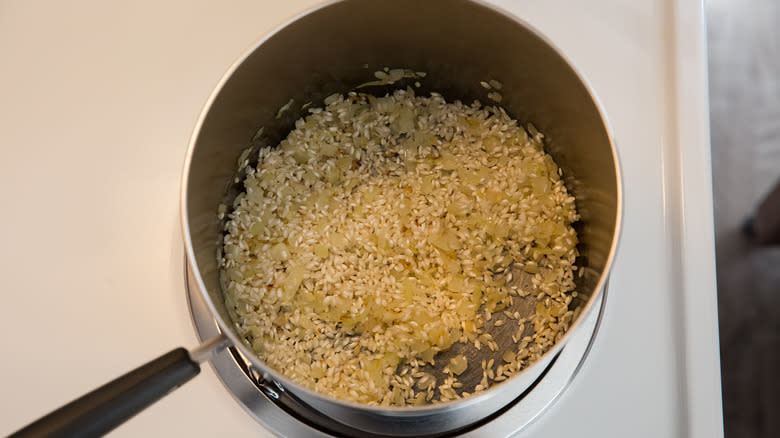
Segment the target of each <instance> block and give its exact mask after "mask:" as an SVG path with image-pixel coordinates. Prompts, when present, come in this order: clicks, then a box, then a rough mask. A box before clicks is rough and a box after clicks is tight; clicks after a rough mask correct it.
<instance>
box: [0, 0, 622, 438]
mask: <svg viewBox="0 0 780 438" xmlns="http://www.w3.org/2000/svg"><path fill="white" fill-rule="evenodd" d="M384 66H389V67H391V68H394V67H400V68H410V69H412V70H414V71H423V72H426V73H427V76H426V77H425V78H424V79H423V80H420V82H421V88H419V89H416V92H417V93H418V94H425V93H428V92H431V91H436V92H439V93H441V94H442V95H443V96H444V97H445V98H446V99H447V100H448V101H453V100H456V99H460V100H461V101H464V102H471V101H473V100H474V99H479V100H481V101H482V102H483V103H487V102H488V98H487V91H486V90H485V89H484V88H483V87H481V86H480V82H481V81H485V80H489V79H496V80H498V81H500V82H501V83H502V84H503V87H502V89H501V91H500V92H501V94H502V96H503V99H502V100H501V105H502V106H503V107H504V108H505V109H506V110H507V112H508V113H509V114H510V115H512V116H513V117H514V118H516V119H518V120H520V121H521V122H531V123H533V124H534V125H535V126H536V127H537V128H538V129H539V130H540V131H541V132H543V133H545V135H546V138H547V143H546V148H547V150H548V152H549V153H550V154H551V155H552V156H553V158H554V159H555V161H556V162H557V163H558V164H559V165H560V166H561V168H562V169H563V171H564V177H565V182H566V185H567V187H568V188H569V190H570V192H571V193H572V194H573V195H574V196H575V198H576V199H577V201H576V202H577V208H578V211H579V213H580V215H581V216H582V220H581V222H580V223H578V224H577V225H576V228H577V231H578V234H579V239H580V242H581V243H580V246H579V250H580V253H581V254H582V257H580V258H579V259H578V265H580V268H581V269H584V271H585V275H584V276H582V277H581V278H580V279H579V280H578V284H577V291H578V292H579V296H580V302H579V304H581V305H582V306H583V308H584V310H583V312H582V313H581V314H580V317H579V319H578V320H576V321H575V322H574V323H573V325H572V327H571V329H570V330H569V334H571V332H572V331H574V330H577V329H578V325H579V321H580V320H581V319H582V318H583V317H584V315H585V314H587V313H588V312H590V311H591V310H592V309H591V308H592V307H593V306H592V303H593V301H595V298H596V297H597V296H598V294H600V293H601V290H602V287H603V285H604V282H605V280H606V277H607V275H608V271H609V268H610V265H611V263H612V259H613V257H614V253H615V248H616V245H617V240H618V235H619V230H620V218H621V202H622V201H621V183H620V175H619V166H618V160H617V156H616V150H615V146H614V143H613V140H612V136H611V133H610V129H609V126H608V124H607V121H606V119H605V117H604V113H603V111H602V109H601V107H600V106H599V103H598V102H597V100H596V98H595V97H594V95H593V93H592V91H591V90H590V89H589V88H588V86H587V84H586V83H585V81H584V79H583V78H582V77H581V76H580V75H579V74H578V72H577V71H576V70H575V69H574V68H573V67H572V66H571V64H570V63H569V62H567V60H566V59H565V58H564V56H563V55H562V54H561V53H560V51H559V50H557V49H556V48H555V47H554V46H553V45H552V44H551V43H550V42H549V41H547V40H546V39H545V38H544V37H542V36H541V35H540V34H539V33H537V32H536V31H534V30H533V29H532V28H531V27H530V26H529V25H527V24H526V23H524V22H522V21H520V20H519V19H517V18H516V17H513V16H510V15H507V14H506V13H504V12H502V11H500V10H498V9H496V8H494V7H492V6H488V5H486V4H483V3H480V2H478V1H470V0H427V1H417V0H396V1H392V2H388V1H380V0H342V1H334V2H331V3H327V4H325V5H323V6H320V7H317V8H315V9H312V10H310V11H307V12H305V13H303V14H301V15H299V16H298V17H296V18H295V19H293V20H291V21H289V22H288V23H286V24H285V25H284V26H282V27H280V28H278V29H277V30H275V31H274V32H272V33H271V34H270V35H268V36H266V37H265V38H264V39H263V40H261V41H260V42H259V43H257V44H256V45H255V46H254V47H253V48H252V49H251V50H249V51H248V52H247V53H246V54H245V55H244V56H243V57H241V58H240V59H239V60H238V61H236V63H235V64H233V66H232V67H231V68H230V69H229V70H228V72H227V73H226V74H225V76H224V77H223V79H222V80H221V81H220V83H219V85H218V86H217V88H216V90H215V91H214V92H213V94H212V95H211V97H210V99H209V101H208V102H207V104H206V106H205V108H204V109H203V112H202V113H201V116H200V118H199V120H198V122H197V125H196V126H195V130H194V133H193V135H192V139H191V141H190V145H189V148H188V150H187V156H186V159H185V164H184V174H183V178H182V192H181V205H182V211H181V215H182V228H183V233H184V243H185V246H186V254H187V259H188V263H189V265H190V266H191V267H192V269H193V271H194V278H195V279H196V282H197V286H198V289H199V292H200V293H201V294H202V295H203V298H204V299H205V302H206V303H207V304H208V307H209V309H210V310H211V313H212V314H213V316H214V320H215V321H216V324H217V325H218V326H219V328H220V330H221V333H222V334H221V335H220V336H218V337H217V338H214V339H212V340H209V341H207V342H206V343H204V344H203V345H201V346H200V347H198V348H196V349H194V350H191V351H189V352H188V351H187V350H185V349H183V348H179V349H176V350H173V351H171V352H169V353H167V354H166V355H164V356H162V357H160V358H158V359H156V360H154V361H152V362H150V363H148V364H146V365H144V366H142V367H141V368H139V369H136V370H134V371H132V372H130V373H128V374H126V375H125V376H122V377H120V378H119V379H117V380H115V381H113V382H111V383H109V384H107V385H105V386H103V387H101V388H99V389H97V390H95V391H93V392H92V393H89V394H87V395H85V396H84V397H82V398H80V399H77V400H75V401H74V402H72V403H70V404H69V405H66V406H65V407H63V408H61V409H59V410H57V411H55V412H53V413H51V414H49V415H48V416H46V417H44V418H42V419H41V420H39V421H37V422H35V423H33V424H31V425H30V426H28V427H26V428H24V429H22V430H20V431H19V432H17V434H16V435H15V436H18V437H28V436H74V435H78V436H96V435H101V434H103V433H106V432H108V431H110V430H111V429H113V428H114V427H116V426H117V425H118V424H120V423H121V422H123V421H125V420H126V419H128V418H130V417H132V416H133V415H135V414H136V413H137V412H139V411H140V410H142V409H144V408H145V407H146V406H148V405H150V404H151V403H153V402H154V401H156V400H158V399H159V398H161V397H162V396H164V395H165V394H166V393H167V392H169V391H171V390H172V389H174V388H176V387H177V386H179V385H181V384H183V383H184V382H186V381H187V380H189V379H190V378H192V377H194V376H195V375H196V374H198V372H199V370H200V367H199V363H201V362H203V361H206V360H208V358H209V357H210V356H211V354H213V353H214V352H216V351H218V350H219V349H221V348H224V347H226V346H231V348H232V349H233V352H234V353H235V354H240V355H241V356H243V357H244V358H246V360H247V361H248V362H249V363H251V367H252V368H253V369H254V370H253V372H255V373H257V374H259V375H260V376H262V377H263V379H264V380H265V381H266V383H267V386H266V388H265V390H266V394H267V395H269V396H270V397H276V398H278V402H279V403H283V404H284V403H287V404H296V406H298V407H300V406H304V407H305V408H307V409H314V410H317V411H319V412H320V413H322V414H324V415H325V416H327V417H329V418H330V419H332V420H333V421H334V422H336V423H338V424H340V425H342V426H343V427H342V428H340V429H339V433H343V434H351V435H357V436H368V435H375V436H411V435H413V436H442V435H447V434H453V433H457V432H460V431H464V430H468V428H469V427H473V426H474V425H475V424H479V423H480V422H481V421H485V420H486V419H489V418H490V417H491V416H492V415H494V414H496V413H497V412H500V411H501V409H502V408H503V407H505V406H507V405H508V404H510V403H512V402H513V401H515V400H516V399H517V398H518V397H519V396H520V395H521V394H522V393H523V391H525V390H526V389H527V388H529V387H530V386H531V385H532V384H533V382H534V381H536V380H537V379H538V378H539V377H540V376H541V375H542V374H543V373H544V371H545V370H546V369H547V367H548V366H549V365H550V363H551V361H553V360H554V358H555V357H556V355H557V353H558V352H559V351H560V349H561V348H562V347H563V346H564V345H565V343H566V341H567V340H568V338H569V335H568V334H567V335H566V336H564V337H563V338H562V339H561V340H560V341H559V342H558V343H557V344H556V346H555V347H554V348H552V349H551V351H548V352H547V353H546V354H545V355H544V356H543V357H542V358H541V359H540V360H539V361H537V362H536V363H535V364H533V365H531V366H530V367H528V368H527V369H525V370H524V371H522V372H521V373H519V374H517V375H516V376H514V377H512V378H510V379H508V380H506V381H504V382H501V383H500V384H495V385H494V386H493V387H491V388H490V389H489V390H487V391H485V392H482V393H480V394H478V395H476V396H472V397H469V398H466V399H462V400H457V401H451V402H446V403H440V404H433V405H425V406H419V407H375V406H367V405H362V404H358V403H353V402H346V401H342V400H337V399H334V398H331V397H328V396H325V395H323V394H319V393H316V392H313V391H311V390H309V389H306V388H304V387H302V386H300V385H298V384H295V383H293V382H291V381H290V380H289V379H287V378H285V377H284V376H283V375H282V374H280V373H279V372H278V371H276V370H273V369H271V368H270V367H268V366H267V365H266V364H265V363H264V362H263V361H262V360H261V359H260V358H258V357H257V356H256V355H255V354H254V353H253V352H252V351H251V349H250V348H248V347H247V346H246V345H244V343H243V342H242V340H241V338H240V335H239V334H238V333H237V332H236V331H235V329H234V327H233V324H232V322H231V320H230V318H229V316H228V314H227V312H226V309H225V307H224V301H223V297H222V290H221V288H220V282H219V272H218V266H217V255H216V254H217V248H218V247H219V245H220V244H221V238H222V227H221V223H220V221H219V219H218V217H217V209H218V206H219V205H220V204H223V203H224V204H226V205H231V204H232V202H231V201H232V198H234V197H235V196H236V195H237V194H238V193H239V192H240V185H239V184H236V183H235V181H236V177H237V176H238V174H237V172H238V169H237V166H236V162H237V159H238V157H239V156H240V155H241V153H242V152H244V151H245V150H246V149H247V148H250V147H253V148H259V147H272V146H273V145H274V144H278V142H279V141H280V140H282V139H283V138H284V137H285V136H286V135H287V133H289V132H290V130H291V129H292V128H293V122H294V121H295V120H296V119H297V118H299V117H300V116H301V115H303V114H304V110H303V109H301V106H302V104H303V103H306V102H313V103H314V105H318V104H321V103H322V100H323V99H324V97H326V96H328V95H330V94H332V93H334V92H341V93H344V92H347V91H350V90H351V89H353V88H354V87H355V86H356V85H358V84H361V83H364V82H366V81H368V80H371V79H372V74H373V71H374V70H378V69H381V68H382V67H384ZM406 85H407V84H405V83H403V82H399V83H396V84H394V85H392V86H386V87H382V86H377V87H366V88H363V89H361V91H366V92H370V93H373V94H384V93H386V92H387V91H390V90H391V89H394V88H397V87H399V86H406ZM290 99H292V100H293V104H292V105H291V106H290V107H289V108H290V109H289V110H288V111H286V112H285V113H283V116H282V117H280V118H277V111H278V109H279V108H280V107H282V106H284V105H285V104H286V103H287V102H289V101H290ZM260 127H264V132H263V139H262V140H257V139H253V137H254V136H255V133H256V132H257V131H258V129H259V128H260ZM517 301H518V302H519V304H518V305H519V306H522V305H523V303H522V300H517ZM525 304H526V305H527V304H528V303H525ZM488 329H489V330H491V334H493V336H494V338H496V339H497V340H498V342H499V343H501V342H502V341H501V339H505V338H506V337H507V336H506V335H505V334H502V333H501V331H500V330H499V329H498V327H492V328H491V327H490V326H488ZM465 353H466V354H468V355H469V356H471V357H470V360H469V363H479V361H480V360H481V359H482V358H486V357H488V355H489V354H491V352H490V351H489V350H488V349H482V351H477V350H473V351H472V350H468V351H465ZM440 354H446V353H440ZM499 354H500V353H499ZM437 363H446V360H437ZM434 371H436V370H434ZM438 371H440V370H438ZM480 377H481V374H480ZM461 380H464V379H461ZM466 380H468V377H466ZM467 385H468V384H467Z"/></svg>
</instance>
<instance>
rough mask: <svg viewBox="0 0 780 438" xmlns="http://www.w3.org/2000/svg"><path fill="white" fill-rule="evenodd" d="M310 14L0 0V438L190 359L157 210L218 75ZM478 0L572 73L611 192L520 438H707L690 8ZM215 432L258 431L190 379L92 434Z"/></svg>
mask: <svg viewBox="0 0 780 438" xmlns="http://www.w3.org/2000/svg"><path fill="white" fill-rule="evenodd" d="M314 3H317V2H316V1H313V0H295V1H287V2H285V3H284V4H281V3H278V4H277V3H274V2H270V1H233V2H227V3H225V2H221V3H218V2H210V1H182V0H172V1H167V2H153V1H148V0H144V1H136V2H107V1H97V0H89V1H82V2H79V4H78V5H74V4H65V3H63V2H54V1H23V0H18V1H13V0H10V1H9V0H7V1H4V2H2V3H0V53H2V56H3V63H2V64H3V67H2V69H0V102H2V105H0V202H2V205H3V206H4V214H3V216H2V218H0V242H2V245H3V246H2V247H3V250H4V251H3V253H2V255H0V273H1V274H2V278H3V280H4V296H5V297H6V300H5V305H4V306H2V308H1V309H0V333H2V334H0V349H1V350H2V351H3V361H2V365H0V388H2V391H0V435H5V434H7V433H10V432H12V431H14V430H16V429H17V428H19V427H21V426H23V425H24V424H26V423H28V422H29V421H31V420H34V419H35V418H37V417H39V416H41V415H43V414H45V413H47V412H48V411H50V410H51V409H53V408H56V407H58V406H59V405H61V404H63V403H65V402H67V401H69V400H71V399H72V398H74V397H76V396H78V395H81V394H82V393H84V392H86V391H88V390H90V389H92V388H94V387H96V386H98V385H100V384H102V383H105V382H106V381H108V380H110V379H112V378H114V377H116V376H118V375H119V374H121V373H123V372H125V371H127V370H129V369H130V368H132V367H134V366H136V365H139V364H141V363H142V362H145V361H147V360H149V359H151V358H153V357H156V356H157V355H160V354H162V353H163V352H165V351H167V350H169V349H171V348H173V347H177V346H180V345H181V346H186V347H192V346H194V345H195V343H196V338H195V334H194V331H193V328H192V324H191V322H190V317H189V314H188V310H187V307H186V301H185V295H184V279H183V250H182V243H181V237H180V226H179V213H178V205H179V178H180V173H181V167H182V161H183V157H184V152H185V149H186V146H187V141H188V139H189V136H190V133H191V130H192V128H193V125H194V123H195V120H196V118H197V116H198V113H199V111H200V109H201V107H202V105H203V104H204V103H205V101H206V98H207V96H208V95H209V94H210V92H211V90H212V88H213V87H214V86H215V85H216V83H217V81H218V80H219V78H220V76H221V75H222V73H223V72H224V71H225V70H226V69H227V67H228V66H229V65H230V64H231V63H232V62H233V60H235V59H236V58H237V57H238V56H239V55H240V54H241V53H242V52H243V51H244V50H245V49H246V48H248V47H249V46H250V45H251V44H252V43H253V42H254V41H255V40H257V39H258V38H259V37H260V36H261V35H262V34H263V33H264V32H266V31H268V30H270V29H272V28H273V27H274V26H275V25H277V24H279V23H281V22H282V21H284V20H285V19H286V18H288V17H289V16H291V15H293V14H294V13H296V12H297V11H300V10H302V9H304V8H305V7H306V6H308V5H311V4H314ZM499 3H500V4H502V5H503V6H504V7H506V8H507V9H510V10H511V11H513V12H515V13H516V14H518V15H519V16H521V17H523V18H525V19H526V20H527V21H529V22H530V23H532V24H533V25H534V26H536V27H537V28H538V29H540V30H541V31H542V32H543V33H545V34H546V35H547V36H548V37H550V38H551V39H552V40H553V41H555V42H556V44H557V45H558V46H559V47H560V48H562V49H563V51H564V52H565V53H566V54H567V55H568V56H569V57H570V59H571V60H572V61H573V62H574V64H575V65H576V66H577V67H578V68H580V69H581V71H582V72H583V73H584V74H585V76H586V77H587V78H589V80H590V82H591V85H592V86H593V88H594V89H595V90H596V92H597V94H598V95H599V96H600V98H601V100H602V103H603V104H604V107H605V108H606V111H607V114H608V115H609V117H610V119H611V122H612V124H613V127H614V130H615V134H616V137H617V140H618V143H619V152H620V155H621V159H622V165H623V172H624V183H625V186H626V213H625V228H624V232H623V240H622V243H621V247H620V251H619V254H618V258H617V261H616V266H615V270H614V274H613V277H612V288H611V293H610V297H609V300H610V301H609V303H608V306H607V313H606V316H605V320H604V325H603V327H602V329H601V332H600V334H599V337H598V339H597V342H596V344H595V346H594V351H593V353H592V357H590V358H589V359H588V361H587V362H586V365H585V369H584V370H583V372H582V373H581V375H579V376H578V377H577V379H576V380H575V381H574V383H573V386H572V387H571V388H570V389H569V390H568V391H567V393H566V394H565V395H564V397H563V398H562V399H561V400H559V401H558V402H557V403H556V404H555V405H554V406H552V408H551V409H550V410H549V411H548V412H547V413H546V414H545V415H544V417H543V418H542V419H541V420H540V421H538V422H536V423H534V424H533V425H532V426H531V427H530V428H529V429H528V430H527V431H526V432H525V433H524V434H523V436H534V437H555V436H563V435H564V434H571V433H577V434H578V435H579V436H594V437H595V436H633V437H671V436H695V437H702V438H703V437H712V436H718V435H721V434H722V428H721V411H720V383H719V382H720V381H719V368H718V356H717V354H718V352H717V326H716V324H717V318H716V315H715V289H714V271H713V269H714V264H713V262H714V252H713V249H712V210H711V185H710V179H709V178H710V170H709V169H710V168H709V166H710V163H709V144H708V138H707V132H706V128H707V109H706V82H704V80H705V76H704V74H703V72H704V68H705V64H704V50H703V45H702V44H703V42H702V41H703V40H702V38H701V37H702V35H701V34H700V33H701V31H702V27H701V25H702V23H701V21H700V14H701V4H699V3H696V2H688V4H687V5H677V4H676V3H674V2H671V1H666V2H665V1H654V2H653V1H646V2H634V1H630V0H625V1H618V0H598V1H592V2H580V1H577V0H570V1H564V0H554V1H544V0H534V1H528V2H523V3H522V4H520V3H519V2H517V4H515V3H514V2H511V1H510V0H504V1H500V2H499ZM586 3H587V4H586ZM564 12H565V13H564ZM681 32H687V33H686V34H684V35H683V34H681ZM228 434H229V435H230V436H234V437H243V436H247V437H248V436H264V435H267V432H265V433H264V431H263V430H262V429H261V428H260V426H259V425H258V424H257V423H256V422H255V421H254V420H253V419H251V418H250V417H249V416H248V415H247V414H245V413H244V412H243V411H242V410H241V409H240V408H239V407H238V405H237V404H236V403H235V402H234V401H233V400H232V399H231V397H230V395H229V394H228V393H227V392H226V391H225V390H224V389H223V387H222V386H221V384H220V383H219V381H218V380H217V378H216V376H215V375H214V373H213V372H212V370H211V369H210V368H208V367H204V371H203V373H202V375H201V376H199V377H197V378H195V379H194V380H193V381H192V382H190V383H188V384H187V385H185V386H184V387H182V388H181V389H179V390H177V391H176V392H174V393H173V394H171V395H169V396H168V397H166V398H165V399H164V400H162V401H161V402H159V403H158V404H157V405H155V406H153V407H152V408H150V409H148V410H147V411H145V412H143V413H141V414H140V415H139V416H137V417H136V418H133V419H132V420H130V421H129V422H128V423H126V424H125V425H123V426H121V427H120V428H119V429H117V430H116V431H115V432H114V433H113V436H117V437H119V436H125V437H136V436H166V435H167V436H184V435H188V436H194V437H207V436H214V435H220V436H222V435H228Z"/></svg>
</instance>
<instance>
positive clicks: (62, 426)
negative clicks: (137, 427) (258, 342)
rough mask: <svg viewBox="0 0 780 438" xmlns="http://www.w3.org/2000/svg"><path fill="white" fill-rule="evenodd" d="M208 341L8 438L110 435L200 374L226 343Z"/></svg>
mask: <svg viewBox="0 0 780 438" xmlns="http://www.w3.org/2000/svg"><path fill="white" fill-rule="evenodd" d="M219 338H220V339H217V338H215V339H212V340H209V341H207V342H206V343H204V344H203V345H202V346H201V347H199V348H198V349H196V350H193V352H192V354H190V353H189V352H188V351H187V350H186V349H184V348H176V349H174V350H171V351H170V352H168V353H166V354H164V355H162V356H160V357H158V358H157V359H154V360H153V361H151V362H149V363H147V364H145V365H141V366H140V367H138V368H136V369H134V370H133V371H130V372H129V373H127V374H125V375H123V376H121V377H119V378H117V379H115V380H113V381H111V382H109V383H107V384H105V385H103V386H101V387H100V388H97V389H95V390H94V391H92V392H90V393H88V394H86V395H83V396H82V397H80V398H78V399H76V400H73V401H72V402H70V403H68V404H67V405H65V406H63V407H61V408H59V409H57V410H55V411H54V412H52V413H50V414H49V415H46V416H45V417H43V418H41V419H39V420H37V421H35V422H34V423H32V424H30V425H28V426H27V427H25V428H23V429H21V430H19V431H17V432H16V433H14V434H12V435H11V436H10V437H9V438H41V437H57V438H60V437H62V438H64V437H85V438H86V437H99V436H103V435H105V434H106V433H108V432H110V431H111V430H113V429H114V428H116V427H117V426H119V425H120V424H122V423H124V422H125V421H127V420H128V419H130V418H131V417H133V416H134V415H136V414H137V413H139V412H141V411H142V410H144V409H145V408H146V407H148V406H150V405H151V404H153V403H154V402H156V401H157V400H159V399H161V398H162V397H163V396H165V395H166V394H168V393H169V392H171V391H173V390H174V389H176V388H178V387H179V386H181V385H183V384H184V383H186V382H187V381H189V380H190V379H192V378H193V377H195V376H196V375H198V373H199V372H200V365H199V362H202V361H203V360H205V359H208V358H209V357H210V354H211V353H212V352H213V351H214V350H215V349H216V348H218V347H220V346H224V344H225V342H224V341H226V339H225V338H221V337H219Z"/></svg>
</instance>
